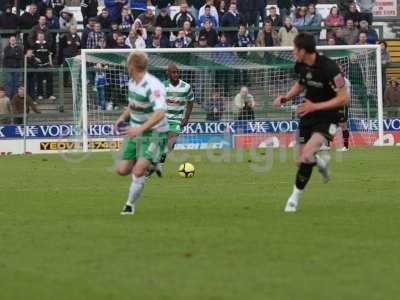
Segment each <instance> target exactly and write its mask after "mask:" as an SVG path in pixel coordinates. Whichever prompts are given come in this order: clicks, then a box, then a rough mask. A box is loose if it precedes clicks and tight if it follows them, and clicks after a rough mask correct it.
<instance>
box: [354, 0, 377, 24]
mask: <svg viewBox="0 0 400 300" xmlns="http://www.w3.org/2000/svg"><path fill="white" fill-rule="evenodd" d="M356 3H357V5H358V6H359V7H360V21H361V20H366V21H367V22H368V24H369V25H372V21H373V15H372V9H373V8H374V6H375V3H376V0H356Z"/></svg>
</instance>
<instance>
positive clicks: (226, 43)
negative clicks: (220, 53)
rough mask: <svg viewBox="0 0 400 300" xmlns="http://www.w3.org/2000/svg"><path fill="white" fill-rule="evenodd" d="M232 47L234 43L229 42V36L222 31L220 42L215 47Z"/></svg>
mask: <svg viewBox="0 0 400 300" xmlns="http://www.w3.org/2000/svg"><path fill="white" fill-rule="evenodd" d="M229 47H232V44H231V43H229V40H228V38H227V37H226V35H225V34H223V33H221V35H220V36H219V42H218V43H217V44H216V45H215V46H214V48H229Z"/></svg>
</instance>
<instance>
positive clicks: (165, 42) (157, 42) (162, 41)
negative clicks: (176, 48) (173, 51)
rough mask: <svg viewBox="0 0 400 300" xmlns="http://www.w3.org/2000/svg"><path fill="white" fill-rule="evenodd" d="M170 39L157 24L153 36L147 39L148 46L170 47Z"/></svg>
mask: <svg viewBox="0 0 400 300" xmlns="http://www.w3.org/2000/svg"><path fill="white" fill-rule="evenodd" d="M169 47H170V45H169V39H168V38H167V37H166V36H165V35H164V34H163V32H162V28H161V27H160V26H157V27H156V28H155V29H154V33H153V34H152V35H151V38H149V39H148V40H147V48H169Z"/></svg>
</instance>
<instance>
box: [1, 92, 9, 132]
mask: <svg viewBox="0 0 400 300" xmlns="http://www.w3.org/2000/svg"><path fill="white" fill-rule="evenodd" d="M10 114H11V102H10V98H8V97H7V96H6V92H5V90H4V88H3V87H2V86H1V87H0V125H7V124H10V123H11V120H10V119H9V118H4V116H2V115H10Z"/></svg>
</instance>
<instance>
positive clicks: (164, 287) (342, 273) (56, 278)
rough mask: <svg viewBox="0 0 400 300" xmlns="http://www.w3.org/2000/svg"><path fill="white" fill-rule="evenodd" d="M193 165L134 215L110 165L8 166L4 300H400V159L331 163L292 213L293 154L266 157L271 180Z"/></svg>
mask: <svg viewBox="0 0 400 300" xmlns="http://www.w3.org/2000/svg"><path fill="white" fill-rule="evenodd" d="M181 154H183V153H181ZM181 154H180V155H181ZM186 154H188V155H189V158H187V160H188V161H190V162H192V163H193V164H194V165H195V167H196V174H195V177H194V178H192V179H184V178H180V177H179V176H178V174H177V168H178V165H179V162H177V161H176V162H172V161H171V160H170V161H169V162H168V164H167V166H166V176H165V177H164V178H162V179H158V178H156V177H155V176H154V177H152V178H151V179H150V180H149V181H148V182H147V183H146V187H145V190H144V193H143V195H142V199H141V200H140V202H139V203H138V205H137V211H136V214H135V215H134V216H120V215H119V213H120V210H121V208H122V206H123V204H124V202H125V199H126V194H127V190H128V185H129V183H130V178H129V177H126V178H122V177H118V176H117V175H115V174H114V173H113V172H112V171H111V170H112V167H113V164H114V159H113V157H112V155H111V154H110V153H102V154H93V155H91V156H89V157H88V158H87V159H85V160H83V161H81V162H79V163H77V162H71V160H75V159H76V158H77V157H75V156H68V159H65V157H61V156H59V155H39V156H9V157H0V170H1V180H0V298H1V299H4V300H9V299H75V300H76V299H96V300H97V299H140V300H150V299H157V300H160V299H171V300H180V299H185V300H188V299H189V300H191V299H199V300H200V299H201V300H206V299H215V300H224V299H279V300H283V299H335V300H336V299H398V297H399V295H400V285H399V284H398V280H399V278H400V255H399V254H400V238H399V236H400V235H399V234H400V217H399V213H400V188H399V186H400V176H399V173H400V149H399V148H393V147H391V148H380V149H378V148H374V149H371V148H370V149H354V150H351V151H350V152H348V153H343V158H342V161H338V162H336V161H335V160H336V159H335V155H336V154H335V153H333V152H332V154H333V157H334V159H333V163H332V171H333V180H332V181H331V182H330V183H329V184H327V185H323V184H321V180H320V178H319V174H318V172H317V171H316V170H314V173H313V176H312V179H311V181H310V184H309V186H308V188H307V190H306V192H305V193H304V195H303V198H302V200H301V203H300V209H299V211H298V212H297V213H295V214H285V213H283V207H284V204H285V201H286V199H287V197H288V196H289V194H290V192H291V190H292V182H293V179H294V174H295V165H294V163H293V160H291V159H290V157H292V154H291V152H286V153H284V154H282V153H279V152H278V151H274V154H273V156H269V152H266V153H265V155H264V156H265V158H264V159H265V161H268V162H269V163H271V162H272V163H273V165H272V168H271V170H270V171H269V172H267V173H260V172H254V171H253V170H252V168H253V167H254V164H255V162H254V161H255V160H253V159H251V158H249V155H250V154H249V153H245V156H244V158H243V159H237V158H235V155H236V154H237V153H235V152H233V154H234V155H233V157H234V159H233V161H232V162H222V163H217V162H211V161H210V160H209V159H206V158H205V157H206V153H205V152H187V153H186ZM262 154H263V153H262V151H261V154H260V155H262ZM285 154H286V155H287V159H286V161H285V159H284V156H285ZM194 155H196V156H198V155H200V156H201V157H202V159H201V161H200V162H198V161H197V162H196V159H195V157H194ZM213 155H214V158H218V157H219V158H222V157H223V154H221V153H220V152H216V153H214V154H213ZM238 160H239V161H238ZM240 160H241V161H240ZM257 164H258V165H261V162H260V163H257Z"/></svg>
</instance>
